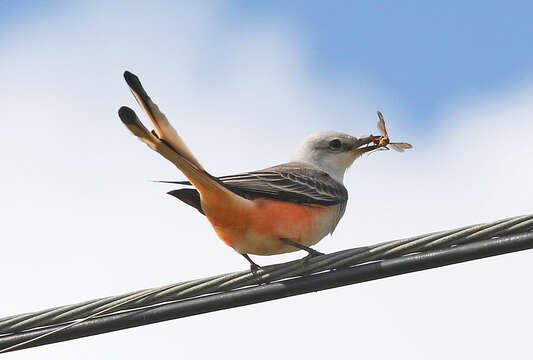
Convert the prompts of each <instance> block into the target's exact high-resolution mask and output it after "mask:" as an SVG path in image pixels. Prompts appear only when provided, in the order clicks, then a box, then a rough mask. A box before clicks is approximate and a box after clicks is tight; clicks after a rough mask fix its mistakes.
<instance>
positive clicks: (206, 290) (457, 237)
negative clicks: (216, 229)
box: [0, 215, 533, 336]
mask: <svg viewBox="0 0 533 360" xmlns="http://www.w3.org/2000/svg"><path fill="white" fill-rule="evenodd" d="M532 230H533V215H524V216H516V217H512V218H508V219H503V220H498V221H495V222H491V223H486V224H477V225H472V226H466V227H462V228H458V229H453V230H448V231H440V232H435V233H430V234H425V235H419V236H414V237H410V238H406V239H400V240H393V241H387V242H384V243H380V244H376V245H372V246H367V247H360V248H354V249H348V250H343V251H339V252H335V253H331V254H327V255H323V256H318V257H314V258H311V259H308V260H307V261H302V260H295V261H290V262H286V263H282V264H276V265H270V266H265V267H263V268H261V269H260V270H259V271H258V272H257V273H255V274H254V273H252V272H250V271H240V272H234V273H228V274H223V275H218V276H212V277H208V278H203V279H197V280H190V281H184V282H179V283H175V284H171V285H167V286H163V287H159V288H153V289H145V290H140V291H135V292H130V293H127V294H124V295H120V296H110V297H106V298H100V299H95V300H90V301H86V302H83V303H78V304H74V305H66V306H60V307H56V308H52V309H47V310H43V311H38V312H33V313H27V314H21V315H15V316H8V317H5V318H2V319H0V336H1V335H5V334H13V333H19V332H22V331H26V330H29V329H34V328H38V327H43V326H51V325H57V324H64V323H69V322H72V321H75V320H77V319H83V318H85V317H90V316H91V315H94V314H98V315H100V314H104V313H106V312H109V311H111V310H113V312H118V311H124V310H131V309H136V308H141V307H146V306H152V305H155V304H161V303H164V302H169V301H176V300H183V299H189V298H194V297H198V296H202V295H207V294H213V293H220V292H227V291H231V290H235V289H239V288H243V287H249V286H254V285H260V284H264V283H271V282H274V281H278V280H281V279H287V278H293V277H299V276H304V275H309V274H314V273H320V272H323V271H327V270H332V269H338V268H344V267H350V266H354V265H358V264H362V263H366V262H371V261H377V260H382V259H390V258H394V257H399V256H402V255H405V254H412V253H416V252H420V251H428V250H433V249H442V248H447V247H452V246H456V245H458V244H466V243H471V242H475V241H478V240H481V239H490V238H494V237H497V236H505V235H512V234H517V233H521V232H527V231H532Z"/></svg>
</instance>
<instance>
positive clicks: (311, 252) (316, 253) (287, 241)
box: [280, 238, 324, 259]
mask: <svg viewBox="0 0 533 360" xmlns="http://www.w3.org/2000/svg"><path fill="white" fill-rule="evenodd" d="M280 240H281V241H283V242H284V243H285V244H287V245H291V246H294V247H296V248H298V249H300V250H305V251H307V253H308V254H309V255H307V256H306V257H305V258H306V259H310V258H312V257H315V256H320V255H324V254H323V253H321V252H320V251H316V250H315V249H312V248H310V247H309V246H305V245H302V244H300V243H297V242H296V241H292V240H291V239H287V238H280Z"/></svg>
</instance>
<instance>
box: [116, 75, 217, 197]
mask: <svg viewBox="0 0 533 360" xmlns="http://www.w3.org/2000/svg"><path fill="white" fill-rule="evenodd" d="M124 78H125V79H126V82H127V84H128V86H129V87H130V90H131V92H132V93H133V95H134V96H135V99H136V100H137V102H138V103H139V105H140V106H141V108H142V109H143V110H144V112H145V113H146V115H147V116H148V119H149V120H150V122H151V123H152V125H153V126H154V130H153V131H149V130H148V129H147V128H146V127H145V126H144V125H143V124H142V122H141V121H140V120H139V118H138V117H137V115H136V114H135V112H134V111H133V110H132V109H130V108H128V107H126V106H123V107H121V108H120V109H119V111H118V115H119V117H120V119H121V120H122V122H123V123H124V125H126V127H127V128H128V129H129V130H130V131H131V132H132V133H133V134H134V135H135V136H137V137H138V138H139V139H140V140H141V141H142V142H144V143H145V144H146V145H148V146H149V147H150V148H151V149H152V150H154V151H157V152H158V153H159V154H161V155H163V156H164V157H165V158H166V159H168V160H169V161H170V162H172V163H173V164H174V165H176V166H177V167H178V168H179V169H180V170H181V171H182V172H183V173H184V174H185V176H187V178H189V180H190V181H191V183H193V185H195V187H197V188H198V189H199V190H201V189H206V188H213V187H218V188H219V189H220V188H223V186H222V185H220V184H219V183H218V182H217V181H216V179H214V178H213V177H212V176H211V175H209V174H208V173H207V172H206V171H205V170H204V168H203V167H202V165H201V164H200V163H199V162H198V160H196V158H195V157H194V155H193V154H192V152H191V151H190V150H189V148H188V147H187V146H186V145H185V142H184V141H183V140H182V139H181V137H180V136H179V135H178V133H177V131H176V130H175V129H174V128H173V127H172V125H171V124H170V123H169V121H168V120H167V118H166V116H165V114H163V113H162V112H161V111H160V110H159V108H158V107H157V105H156V104H155V103H154V102H153V101H152V99H150V97H149V96H148V94H147V93H146V91H145V90H144V88H143V87H142V85H141V82H140V81H139V78H137V76H135V75H134V74H132V73H130V72H128V71H126V72H125V73H124Z"/></svg>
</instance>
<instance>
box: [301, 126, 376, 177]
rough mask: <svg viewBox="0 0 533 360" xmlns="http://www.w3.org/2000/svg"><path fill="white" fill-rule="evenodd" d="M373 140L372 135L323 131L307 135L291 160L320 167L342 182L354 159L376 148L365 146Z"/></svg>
mask: <svg viewBox="0 0 533 360" xmlns="http://www.w3.org/2000/svg"><path fill="white" fill-rule="evenodd" d="M371 142H372V140H371V139H370V137H362V138H358V137H355V136H351V135H348V134H343V133H340V132H336V131H321V132H318V133H315V134H312V135H310V136H309V137H307V138H306V139H305V140H304V141H303V142H302V143H301V144H300V145H299V146H298V148H297V149H296V151H295V152H294V155H293V156H292V158H291V161H297V162H303V163H307V164H309V165H312V166H314V167H316V168H319V169H320V170H322V171H325V172H327V173H328V174H329V175H330V176H331V177H332V178H334V179H335V180H337V181H339V182H341V183H342V180H343V178H344V173H345V171H346V169H347V168H348V167H350V165H352V163H353V162H354V160H355V159H357V158H358V157H359V156H361V155H362V154H363V153H365V152H367V151H370V150H373V149H375V146H364V145H367V144H369V143H371Z"/></svg>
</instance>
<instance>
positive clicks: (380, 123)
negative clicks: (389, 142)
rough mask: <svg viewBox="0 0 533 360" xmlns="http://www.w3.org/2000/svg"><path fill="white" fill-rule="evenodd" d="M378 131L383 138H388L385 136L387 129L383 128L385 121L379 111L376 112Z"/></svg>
mask: <svg viewBox="0 0 533 360" xmlns="http://www.w3.org/2000/svg"><path fill="white" fill-rule="evenodd" d="M378 118H379V120H378V130H379V132H380V133H381V135H383V136H388V135H387V128H386V127H385V119H384V118H383V114H382V113H381V111H378Z"/></svg>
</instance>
